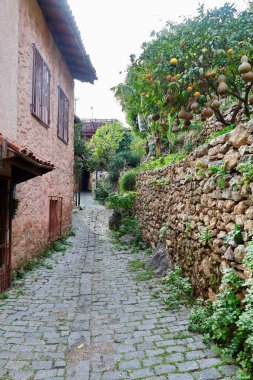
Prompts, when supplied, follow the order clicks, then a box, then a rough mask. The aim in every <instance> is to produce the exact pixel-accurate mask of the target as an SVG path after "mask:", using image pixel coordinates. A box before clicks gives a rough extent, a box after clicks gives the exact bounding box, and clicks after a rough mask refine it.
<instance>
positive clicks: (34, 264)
mask: <svg viewBox="0 0 253 380" xmlns="http://www.w3.org/2000/svg"><path fill="white" fill-rule="evenodd" d="M69 236H73V235H72V234H71V233H70V234H68V235H64V236H62V237H61V238H60V239H59V240H56V241H55V242H54V244H53V249H51V248H50V247H49V246H48V247H46V249H45V250H44V251H43V252H39V253H37V254H36V256H35V258H34V259H33V260H30V261H27V262H25V263H24V264H22V266H20V267H19V268H18V269H16V271H15V272H13V274H12V279H13V281H15V280H21V279H22V278H23V277H24V276H25V274H26V273H27V272H31V271H33V270H35V269H38V268H41V267H45V268H46V269H53V266H52V264H46V263H45V259H46V258H50V257H51V256H52V254H53V252H54V251H56V252H65V251H66V249H67V248H68V247H69V246H71V243H70V242H68V241H67V239H68V237H69Z"/></svg>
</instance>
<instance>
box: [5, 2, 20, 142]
mask: <svg viewBox="0 0 253 380" xmlns="http://www.w3.org/2000/svg"><path fill="white" fill-rule="evenodd" d="M0 5H1V11H0V36H1V38H0V99H1V105H0V133H2V134H3V136H5V137H6V136H8V137H9V138H11V139H15V137H16V128H17V78H18V19H19V0H1V4H0ZM10 20H11V21H10Z"/></svg>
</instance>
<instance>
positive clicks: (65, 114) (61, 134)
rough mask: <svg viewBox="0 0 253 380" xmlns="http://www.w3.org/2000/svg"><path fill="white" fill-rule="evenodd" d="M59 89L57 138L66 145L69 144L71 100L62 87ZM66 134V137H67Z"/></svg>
mask: <svg viewBox="0 0 253 380" xmlns="http://www.w3.org/2000/svg"><path fill="white" fill-rule="evenodd" d="M57 89H58V112H57V137H58V138H59V139H60V140H61V141H63V142H64V143H65V144H66V145H68V142H69V99H68V98H67V96H66V94H65V92H64V91H63V89H62V88H61V86H60V85H58V86H57ZM65 134H66V136H65Z"/></svg>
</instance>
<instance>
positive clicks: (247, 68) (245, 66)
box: [238, 55, 251, 74]
mask: <svg viewBox="0 0 253 380" xmlns="http://www.w3.org/2000/svg"><path fill="white" fill-rule="evenodd" d="M248 60H249V59H248V57H247V56H246V55H243V56H242V58H241V62H242V63H241V64H240V66H239V68H238V71H239V73H240V74H246V73H248V72H249V71H250V70H251V64H250V63H249V62H248Z"/></svg>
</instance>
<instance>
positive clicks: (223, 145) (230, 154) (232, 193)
mask: <svg viewBox="0 0 253 380" xmlns="http://www.w3.org/2000/svg"><path fill="white" fill-rule="evenodd" d="M252 132H253V123H252V122H251V123H248V124H247V125H243V124H242V125H239V126H238V127H236V129H235V130H234V131H232V132H230V133H227V134H225V135H222V136H220V137H218V138H216V139H215V140H212V141H211V142H210V143H209V144H208V145H206V146H205V147H202V148H199V149H197V150H196V151H194V152H193V153H192V154H191V155H190V156H188V157H187V158H186V159H185V160H183V161H181V162H180V163H177V164H173V165H171V166H170V167H167V168H164V169H161V170H156V171H149V172H144V173H142V174H140V175H139V176H138V181H137V182H138V192H139V195H138V197H137V199H136V206H135V207H136V212H137V216H138V219H139V221H140V223H141V227H142V232H143V237H144V240H145V241H147V242H149V243H150V244H152V245H153V246H155V245H156V244H157V242H158V240H159V231H160V229H161V227H162V226H164V225H165V224H167V226H168V229H167V232H166V235H165V237H164V239H165V242H166V247H167V252H168V255H170V257H172V258H173V261H174V263H176V262H177V263H178V264H179V265H180V266H181V267H182V268H183V270H184V272H185V273H186V275H188V276H189V277H190V279H191V282H192V283H193V284H194V286H195V287H196V288H197V290H198V292H199V293H201V294H203V295H204V296H206V295H207V294H209V297H214V293H215V292H216V291H217V289H218V286H219V283H220V279H221V276H222V273H223V271H224V269H225V268H228V267H234V268H236V270H237V271H238V273H239V275H240V276H241V277H245V275H246V273H245V271H244V267H243V265H242V259H243V257H244V254H245V246H246V244H247V241H248V239H249V233H250V232H251V231H252V229H253V203H252V201H253V182H251V181H250V182H249V183H247V184H245V183H244V184H243V183H241V182H242V175H241V174H240V173H239V172H238V165H239V164H240V163H244V162H248V161H249V162H251V165H252V163H253V134H252ZM222 164H224V165H225V167H226V169H227V171H228V173H227V177H224V175H222V176H221V177H216V176H215V175H214V174H213V172H212V171H211V170H210V169H208V168H209V167H210V166H214V165H215V166H221V165H222ZM219 178H224V179H225V181H224V183H223V182H222V181H221V182H220V181H218V179H219ZM218 182H219V183H220V185H219V183H218ZM235 186H237V187H235ZM235 223H236V224H238V225H239V226H240V227H241V230H242V235H243V240H244V243H243V244H239V245H237V244H235V242H233V241H232V242H230V244H225V242H224V238H225V236H227V234H228V233H229V232H230V231H231V230H233V228H234V225H235ZM204 229H208V230H209V231H210V232H211V234H212V236H213V237H212V238H211V239H209V240H208V241H207V244H206V245H204V244H202V243H201V241H200V236H201V234H202V233H203V230H204Z"/></svg>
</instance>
